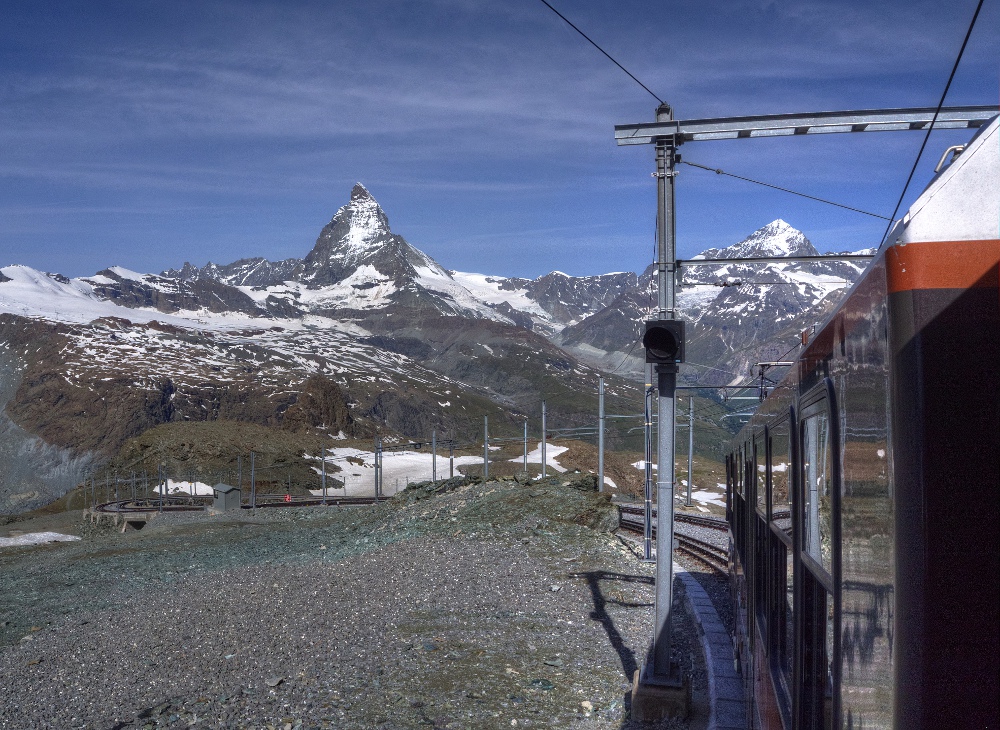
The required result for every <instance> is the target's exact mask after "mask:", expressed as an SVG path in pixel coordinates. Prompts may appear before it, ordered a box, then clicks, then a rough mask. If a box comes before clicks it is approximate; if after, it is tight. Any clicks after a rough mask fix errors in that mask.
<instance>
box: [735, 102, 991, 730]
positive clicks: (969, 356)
mask: <svg viewBox="0 0 1000 730" xmlns="http://www.w3.org/2000/svg"><path fill="white" fill-rule="evenodd" d="M727 475H728V476H727V481H728V497H727V504H728V507H727V513H728V518H729V522H730V525H731V535H732V539H731V564H732V593H733V600H734V603H735V606H736V615H737V624H738V625H737V637H736V642H737V654H738V661H739V664H740V671H741V672H742V675H743V678H744V681H745V686H746V689H747V695H748V702H749V703H748V705H747V707H748V713H747V715H748V718H749V721H748V722H749V723H750V724H751V725H752V727H754V728H763V729H766V730H792V729H794V730H806V729H809V730H812V729H813V728H849V729H850V730H861V729H862V728H864V729H865V730H873V729H875V728H894V729H896V730H920V729H922V728H926V729H927V730H931V729H934V730H940V728H949V727H954V728H997V727H1000V669H998V658H1000V577H998V576H1000V528H998V524H1000V133H998V120H997V119H996V118H995V119H993V120H992V121H991V122H990V123H988V124H986V125H984V126H983V127H982V128H980V130H979V131H978V132H977V133H976V135H975V136H974V137H973V139H972V140H971V141H970V142H969V144H968V145H966V147H965V149H964V151H962V153H961V154H960V155H959V156H957V157H956V158H954V159H953V161H952V162H951V164H950V165H949V166H948V167H946V168H945V169H944V170H942V171H941V172H940V173H938V174H937V175H936V176H935V178H934V179H933V180H932V181H931V183H930V184H929V185H928V187H927V189H926V190H925V191H924V192H923V193H922V194H921V196H920V197H919V198H918V199H917V201H916V202H915V203H914V204H913V206H912V207H911V208H910V210H909V212H908V213H907V215H906V216H905V217H904V218H903V219H902V220H901V221H900V222H898V223H897V224H896V226H895V227H894V229H893V230H892V232H891V233H890V235H889V237H888V239H887V241H886V243H885V244H884V245H883V247H882V248H881V249H880V250H879V252H878V254H877V256H876V258H875V259H874V260H873V261H872V263H871V265H870V266H869V267H868V269H867V270H866V272H865V273H864V275H863V276H862V278H861V279H860V280H859V281H858V282H857V283H856V284H855V285H854V286H853V287H852V289H851V290H850V292H849V293H848V295H847V296H846V297H845V299H844V301H843V302H842V303H841V304H840V306H839V307H838V308H837V309H836V311H834V312H833V313H832V314H831V315H830V317H829V318H828V319H827V320H826V322H825V323H824V324H823V326H822V327H821V328H819V329H818V330H817V332H816V333H815V334H814V335H813V337H812V339H811V341H810V342H809V343H808V344H807V346H806V347H805V348H804V349H803V351H802V353H801V355H800V356H799V358H798V359H797V361H796V363H795V365H794V367H792V368H790V369H789V373H788V375H787V376H786V377H785V378H784V379H783V380H782V382H781V383H780V384H779V386H778V387H776V388H775V390H774V391H773V392H772V393H771V394H770V395H769V397H768V398H767V399H766V400H765V401H764V403H763V404H762V405H761V408H760V409H759V410H758V412H757V413H756V414H755V416H754V417H753V419H752V420H751V421H750V423H748V424H747V425H746V427H745V428H744V429H743V430H742V431H741V432H740V434H739V436H738V437H737V438H736V440H735V441H734V443H733V446H732V448H731V451H730V454H729V456H728V457H727Z"/></svg>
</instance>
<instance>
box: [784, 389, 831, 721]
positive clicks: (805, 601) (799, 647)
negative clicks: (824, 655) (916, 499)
mask: <svg viewBox="0 0 1000 730" xmlns="http://www.w3.org/2000/svg"><path fill="white" fill-rule="evenodd" d="M823 410H825V411H826V415H827V418H828V423H829V439H830V443H831V444H832V459H831V465H830V473H831V476H830V483H831V485H832V486H831V489H830V501H831V507H830V510H831V515H830V540H831V561H830V562H831V570H830V571H829V572H827V570H826V568H825V567H823V565H822V563H821V562H820V561H817V560H815V559H814V558H813V557H812V556H811V555H810V554H809V553H808V552H807V551H806V548H805V546H804V544H803V535H804V527H803V521H804V519H805V515H804V513H803V510H804V508H805V475H804V473H803V469H804V465H805V456H804V454H803V453H802V450H803V439H804V435H805V431H804V428H805V425H806V422H807V420H808V419H809V418H811V417H813V416H814V415H817V414H819V413H820V412H821V411H823ZM795 433H796V438H795V439H794V442H795V454H794V458H793V463H794V465H795V485H794V486H795V501H796V502H797V503H798V506H793V510H794V514H795V520H794V521H793V525H794V527H793V530H794V531H795V532H796V533H797V534H796V535H795V540H794V542H795V552H796V566H795V574H794V575H795V581H796V585H795V601H796V604H795V611H796V617H795V621H796V630H795V637H796V654H797V656H796V666H795V683H796V697H795V700H794V704H795V711H794V714H795V716H796V718H797V720H798V722H796V723H795V725H796V727H799V726H801V727H815V725H812V724H811V721H810V718H809V717H808V713H809V709H810V707H809V705H808V698H807V692H806V690H807V688H806V686H805V681H806V679H805V671H806V668H805V666H804V663H805V658H806V655H807V652H808V651H809V650H810V648H809V647H807V646H806V641H807V638H808V634H807V628H808V627H806V626H805V621H806V613H807V612H808V609H809V608H810V607H811V606H812V604H811V601H812V600H813V599H814V598H815V597H816V596H817V595H818V593H817V589H819V590H821V591H824V592H826V593H827V594H829V596H830V598H831V601H832V603H833V629H832V637H831V638H832V644H833V648H832V654H833V657H834V660H833V662H832V672H831V675H832V676H831V685H832V686H831V698H830V699H831V706H830V718H831V726H832V727H835V728H836V727H840V726H841V721H840V709H841V707H840V705H841V703H840V692H841V686H842V682H841V673H842V672H841V666H840V661H839V660H838V659H837V658H838V657H840V655H841V637H840V631H841V627H842V620H841V594H840V584H841V554H840V552H841V551H840V546H841V521H840V511H841V492H842V489H843V481H842V470H841V449H842V442H841V438H840V420H839V411H838V408H837V395H836V390H835V387H834V383H833V380H831V379H830V378H829V377H826V378H824V379H823V380H822V382H820V383H818V384H817V385H816V386H815V387H813V388H812V389H811V390H810V391H809V392H808V393H806V395H804V396H803V397H802V398H800V399H799V409H798V418H797V419H796V422H795ZM807 574H808V575H807ZM810 587H812V588H813V591H812V593H811V595H807V588H810ZM824 633H825V632H824ZM817 636H818V634H817V633H816V632H813V634H812V638H813V639H816V638H817ZM824 650H825V642H824ZM813 711H814V713H815V709H814V710H813ZM815 717H816V716H815V714H814V715H813V719H815ZM822 726H823V725H821V727H822Z"/></svg>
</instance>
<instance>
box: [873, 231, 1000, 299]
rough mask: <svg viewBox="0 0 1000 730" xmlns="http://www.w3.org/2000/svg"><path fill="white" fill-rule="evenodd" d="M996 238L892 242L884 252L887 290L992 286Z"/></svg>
mask: <svg viewBox="0 0 1000 730" xmlns="http://www.w3.org/2000/svg"><path fill="white" fill-rule="evenodd" d="M998 265H1000V239H986V240H983V241H927V242H921V243H906V244H899V245H896V246H892V247H890V248H889V250H888V251H886V253H885V268H886V279H887V284H888V289H889V293H890V294H893V293H896V292H904V291H914V290H920V289H971V288H973V287H989V288H996V287H997V286H998V285H1000V276H998V271H1000V269H998Z"/></svg>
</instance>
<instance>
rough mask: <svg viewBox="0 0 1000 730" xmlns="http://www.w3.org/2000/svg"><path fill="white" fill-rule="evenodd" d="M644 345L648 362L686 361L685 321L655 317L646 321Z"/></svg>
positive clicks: (643, 337) (643, 336)
mask: <svg viewBox="0 0 1000 730" xmlns="http://www.w3.org/2000/svg"><path fill="white" fill-rule="evenodd" d="M642 346H643V347H645V348H646V362H651V363H660V364H664V363H678V362H684V321H683V320H679V319H654V320H650V321H648V322H646V331H645V333H644V334H643V335H642Z"/></svg>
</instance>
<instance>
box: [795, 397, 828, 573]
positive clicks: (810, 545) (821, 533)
mask: <svg viewBox="0 0 1000 730" xmlns="http://www.w3.org/2000/svg"><path fill="white" fill-rule="evenodd" d="M802 478H803V486H804V491H803V500H802V501H803V504H802V518H803V520H802V528H803V529H802V547H803V550H804V551H805V552H806V553H807V554H808V555H809V556H810V557H812V558H813V559H814V560H816V562H817V563H819V564H820V565H822V566H823V567H824V568H825V569H826V571H827V573H829V574H830V575H832V574H833V563H832V555H833V553H832V549H833V535H832V484H831V481H832V479H833V453H832V449H831V444H830V416H829V414H828V413H827V412H826V411H825V410H822V411H820V412H818V413H815V414H813V415H811V416H808V417H806V418H805V419H804V420H803V422H802Z"/></svg>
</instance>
